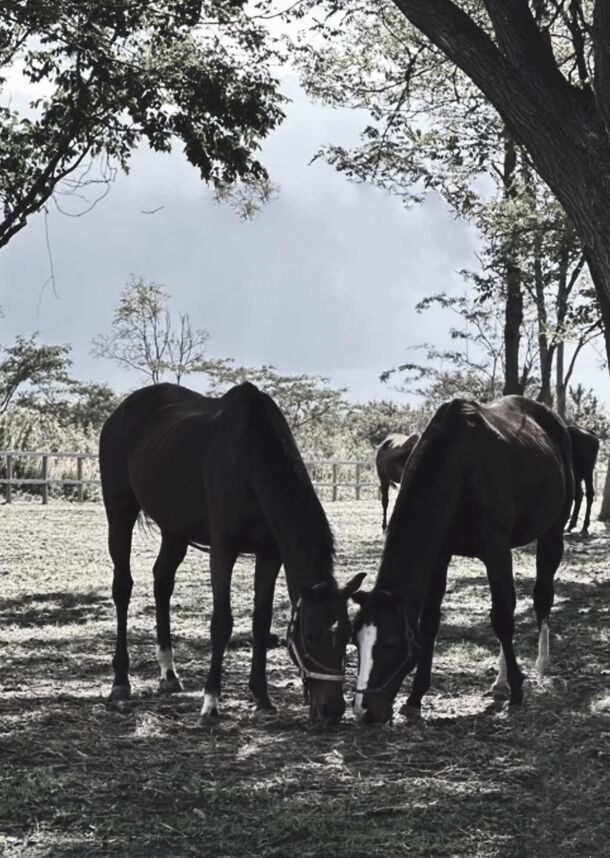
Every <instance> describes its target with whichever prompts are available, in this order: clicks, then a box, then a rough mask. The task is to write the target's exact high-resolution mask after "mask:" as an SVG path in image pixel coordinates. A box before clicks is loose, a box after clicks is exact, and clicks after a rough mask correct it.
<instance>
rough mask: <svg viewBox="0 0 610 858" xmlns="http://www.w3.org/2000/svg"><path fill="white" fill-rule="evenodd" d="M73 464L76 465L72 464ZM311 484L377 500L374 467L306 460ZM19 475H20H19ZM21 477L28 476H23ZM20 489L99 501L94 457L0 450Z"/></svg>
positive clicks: (1, 479)
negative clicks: (34, 463)
mask: <svg viewBox="0 0 610 858" xmlns="http://www.w3.org/2000/svg"><path fill="white" fill-rule="evenodd" d="M30 459H34V460H36V459H37V460H38V468H36V467H35V468H32V467H25V466H24V464H23V463H24V461H25V460H30ZM66 462H68V463H69V462H72V463H73V464H72V466H71V467H69V469H68V470H69V475H68V476H66V474H65V470H66V469H65V467H64V468H63V470H64V473H62V474H61V475H58V474H57V475H56V473H55V472H56V471H58V470H59V468H60V467H61V463H64V464H65V463H66ZM74 463H75V464H74ZM305 464H306V466H307V469H308V471H309V474H310V476H311V479H312V482H313V484H314V486H315V487H316V489H317V491H318V493H319V494H320V495H321V497H323V498H324V499H325V500H333V501H336V500H341V499H344V498H345V497H346V496H347V497H352V498H353V497H355V498H356V500H361V499H363V498H364V497H369V498H370V497H378V493H379V488H378V482H377V475H376V473H375V469H374V464H373V461H372V457H371V461H370V462H357V461H350V460H346V461H336V460H326V461H306V462H305ZM20 472H21V473H20ZM605 473H606V463H605V462H602V463H600V464H599V465H598V467H597V468H596V469H595V472H594V474H593V476H594V486H595V491H596V493H597V492H598V490H599V489H600V487H603V485H604V479H605ZM23 474H27V476H24V475H23ZM18 486H22V487H28V486H30V487H34V486H37V487H40V495H41V498H42V502H43V504H46V503H48V502H49V496H50V493H51V490H52V489H53V488H56V489H57V488H59V490H60V493H61V494H62V495H64V496H65V495H66V491H65V489H66V488H67V487H72V489H73V494H72V498H73V499H74V500H77V501H80V502H81V503H82V502H83V501H84V500H98V499H99V496H100V478H99V471H98V466H97V456H96V455H95V454H93V453H78V452H76V453H63V452H61V453H49V452H38V451H32V450H25V451H24V450H0V491H1V490H2V488H4V497H5V500H6V503H11V502H12V500H13V493H14V489H16V488H17V487H18Z"/></svg>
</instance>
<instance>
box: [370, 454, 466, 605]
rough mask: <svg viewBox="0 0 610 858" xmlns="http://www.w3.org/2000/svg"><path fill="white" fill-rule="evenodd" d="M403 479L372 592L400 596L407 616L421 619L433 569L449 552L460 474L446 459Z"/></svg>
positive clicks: (455, 466) (449, 460) (448, 459)
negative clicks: (426, 475) (428, 475)
mask: <svg viewBox="0 0 610 858" xmlns="http://www.w3.org/2000/svg"><path fill="white" fill-rule="evenodd" d="M443 460H444V461H443V463H442V465H441V464H440V463H438V462H437V463H436V465H437V466H436V468H435V470H434V473H433V479H432V480H430V481H429V482H428V481H426V482H424V480H423V479H422V478H421V477H422V474H423V471H424V470H425V469H424V467H423V465H422V466H420V473H419V474H413V477H414V478H411V479H408V480H406V481H405V482H404V483H403V485H402V487H401V489H400V492H399V494H398V497H397V499H396V506H395V508H394V512H393V513H392V518H391V519H390V524H389V527H388V533H387V537H386V543H385V547H384V551H383V556H382V560H381V566H380V569H379V574H378V576H377V581H376V583H375V589H377V590H388V591H390V592H392V593H399V594H400V595H401V597H402V599H403V602H404V604H405V606H407V609H408V612H409V613H410V614H412V615H414V616H417V617H419V615H420V614H421V611H422V609H423V607H424V603H425V600H426V594H427V592H428V585H429V583H430V580H431V578H432V575H433V573H434V568H435V565H436V564H438V563H439V562H441V560H442V559H443V557H444V555H445V554H447V553H448V551H449V538H450V528H451V525H452V522H453V518H454V515H455V511H456V508H457V502H458V499H459V495H460V489H461V474H460V471H459V468H458V467H457V465H456V463H455V462H452V461H451V459H450V457H445V456H443Z"/></svg>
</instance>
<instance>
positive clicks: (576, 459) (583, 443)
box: [567, 426, 599, 536]
mask: <svg viewBox="0 0 610 858" xmlns="http://www.w3.org/2000/svg"><path fill="white" fill-rule="evenodd" d="M568 432H569V433H570V439H571V441H572V464H573V468H574V483H575V488H574V510H573V512H572V518H571V519H570V523H569V525H568V527H567V529H568V530H572V528H574V527H576V522H577V521H578V513H579V512H580V505H581V503H582V495H583V491H582V484H583V482H584V484H585V490H586V493H587V509H586V512H585V520H584V522H583V525H582V530H581V533H582V535H583V536H586V535H587V534H588V532H589V523H590V521H591V505H592V503H593V498H594V497H595V491H594V488H593V472H594V471H595V463H596V462H597V454H598V452H599V438H598V437H597V435H594V434H593V432H588V431H587V430H586V429H581V428H580V427H579V426H568Z"/></svg>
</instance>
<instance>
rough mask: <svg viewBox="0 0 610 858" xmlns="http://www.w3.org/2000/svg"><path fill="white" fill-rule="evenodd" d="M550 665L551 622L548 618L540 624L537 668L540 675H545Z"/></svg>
mask: <svg viewBox="0 0 610 858" xmlns="http://www.w3.org/2000/svg"><path fill="white" fill-rule="evenodd" d="M548 666H549V624H548V623H547V622H546V620H545V621H544V622H543V623H542V625H541V626H540V633H539V635H538V658H537V659H536V670H537V671H538V675H539V676H543V674H544V673H545V671H546V669H547V667H548Z"/></svg>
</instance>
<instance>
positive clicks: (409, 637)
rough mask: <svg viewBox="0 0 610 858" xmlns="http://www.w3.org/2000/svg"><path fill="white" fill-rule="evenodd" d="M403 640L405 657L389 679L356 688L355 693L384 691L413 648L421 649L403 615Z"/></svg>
mask: <svg viewBox="0 0 610 858" xmlns="http://www.w3.org/2000/svg"><path fill="white" fill-rule="evenodd" d="M405 640H406V642H407V654H406V656H405V658H404V659H403V660H402V661H401V662H400V664H399V665H398V667H397V668H396V670H395V671H394V672H393V673H392V674H391V675H390V677H389V679H386V681H385V682H384V683H383V684H382V685H378V686H377V688H356V691H355V692H354V693H355V694H380V693H381V692H382V691H385V690H386V688H387V687H388V685H390V683H391V682H393V681H394V680H395V679H396V677H397V676H398V674H399V673H400V672H401V670H403V669H404V668H405V667H406V666H407V665H408V664H409V662H410V661H411V659H412V658H413V652H414V650H415V649H421V647H420V646H419V644H418V643H417V642H416V640H415V635H414V634H413V631H412V629H411V626H410V625H409V623H408V622H407V620H406V617H405Z"/></svg>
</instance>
